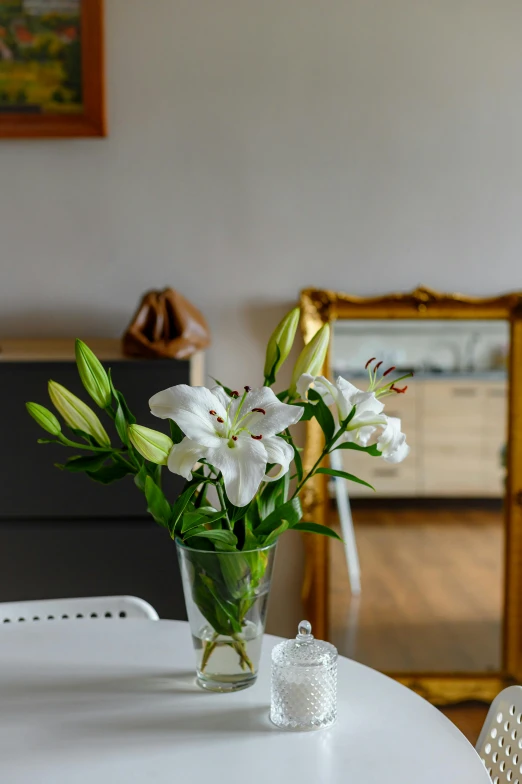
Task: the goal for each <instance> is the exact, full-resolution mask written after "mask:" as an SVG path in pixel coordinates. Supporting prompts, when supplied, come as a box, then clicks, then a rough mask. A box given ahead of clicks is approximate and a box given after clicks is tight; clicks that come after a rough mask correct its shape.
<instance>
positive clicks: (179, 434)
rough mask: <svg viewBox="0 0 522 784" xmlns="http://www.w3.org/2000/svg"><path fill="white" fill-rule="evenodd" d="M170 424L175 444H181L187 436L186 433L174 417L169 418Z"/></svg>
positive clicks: (171, 435)
mask: <svg viewBox="0 0 522 784" xmlns="http://www.w3.org/2000/svg"><path fill="white" fill-rule="evenodd" d="M169 425H170V437H171V438H172V440H173V442H174V443H175V444H180V443H181V442H182V441H183V439H184V438H185V433H184V432H183V430H182V429H181V428H180V426H179V425H178V424H177V423H176V422H174V420H173V419H169Z"/></svg>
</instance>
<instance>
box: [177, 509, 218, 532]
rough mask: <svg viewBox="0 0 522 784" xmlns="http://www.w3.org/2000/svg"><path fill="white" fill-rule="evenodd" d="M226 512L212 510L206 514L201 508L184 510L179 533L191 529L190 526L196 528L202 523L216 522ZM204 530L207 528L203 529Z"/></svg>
mask: <svg viewBox="0 0 522 784" xmlns="http://www.w3.org/2000/svg"><path fill="white" fill-rule="evenodd" d="M225 514H226V512H216V511H214V513H213V514H211V515H208V514H204V513H202V512H201V509H198V510H196V511H194V512H185V514H184V515H183V522H182V526H181V533H182V534H185V533H186V532H187V531H190V530H192V528H197V527H199V526H202V525H212V524H213V523H216V522H218V520H221V519H222V518H223V517H224V516H225ZM204 530H205V531H207V530H209V529H206V528H205V529H204Z"/></svg>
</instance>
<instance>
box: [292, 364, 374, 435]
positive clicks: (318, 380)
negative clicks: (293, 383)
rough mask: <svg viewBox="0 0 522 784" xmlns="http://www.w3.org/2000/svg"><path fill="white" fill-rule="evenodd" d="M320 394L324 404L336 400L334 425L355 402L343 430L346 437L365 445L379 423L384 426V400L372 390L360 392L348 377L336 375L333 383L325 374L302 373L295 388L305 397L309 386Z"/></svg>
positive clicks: (349, 410)
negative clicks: (351, 414) (336, 377)
mask: <svg viewBox="0 0 522 784" xmlns="http://www.w3.org/2000/svg"><path fill="white" fill-rule="evenodd" d="M312 384H313V386H314V389H315V390H316V392H318V393H319V394H320V395H321V397H322V398H323V400H324V402H325V403H326V405H327V406H331V405H334V404H335V416H334V418H335V419H336V420H337V426H339V424H340V423H341V422H342V421H343V420H345V419H346V417H347V416H348V415H349V414H350V412H351V410H352V408H353V407H354V406H355V415H354V416H353V418H352V420H351V421H350V424H349V425H348V428H347V430H346V433H345V440H348V441H356V442H357V443H359V444H361V446H366V445H367V444H368V442H369V440H370V438H371V437H372V435H373V434H374V433H375V431H376V429H377V428H378V427H385V426H386V423H387V417H386V415H385V414H383V413H382V412H383V410H384V404H383V403H381V401H380V400H378V398H377V397H376V395H375V393H374V392H363V390H361V389H358V388H357V387H356V386H354V385H353V384H350V382H349V381H346V379H344V378H342V377H341V376H339V377H338V379H337V380H336V382H335V384H332V382H331V381H328V379H327V378H325V377H324V376H315V377H314V376H310V375H302V376H301V378H300V379H299V383H298V385H297V391H298V392H299V394H300V395H301V397H302V398H304V397H305V396H306V394H307V392H308V389H309V388H310V387H311V386H312Z"/></svg>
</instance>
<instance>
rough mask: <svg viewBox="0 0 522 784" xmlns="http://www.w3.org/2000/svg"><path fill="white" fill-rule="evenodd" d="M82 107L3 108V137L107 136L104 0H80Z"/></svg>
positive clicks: (0, 135)
mask: <svg viewBox="0 0 522 784" xmlns="http://www.w3.org/2000/svg"><path fill="white" fill-rule="evenodd" d="M80 8H81V10H80V25H81V46H82V48H81V73H82V77H81V78H82V111H81V112H80V113H77V114H65V113H64V114H59V113H56V114H51V113H50V114H43V113H42V114H27V113H16V112H11V111H10V112H2V111H0V138H4V139H15V138H16V139H19V138H33V139H34V138H65V137H69V138H70V137H72V138H74V137H96V136H98V137H104V136H106V135H107V126H106V111H105V75H104V67H105V61H104V4H103V0H81V6H80Z"/></svg>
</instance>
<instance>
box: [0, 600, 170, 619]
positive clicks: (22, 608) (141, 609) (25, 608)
mask: <svg viewBox="0 0 522 784" xmlns="http://www.w3.org/2000/svg"><path fill="white" fill-rule="evenodd" d="M73 618H75V619H76V618H78V619H81V618H147V619H149V620H151V621H157V620H158V613H157V612H156V610H155V609H154V607H152V606H151V605H150V604H149V603H148V602H146V601H144V600H143V599H138V597H137V596H91V597H89V596H86V597H82V598H78V599H43V600H39V601H34V602H4V603H0V623H23V622H24V621H54V620H69V619H73Z"/></svg>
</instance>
